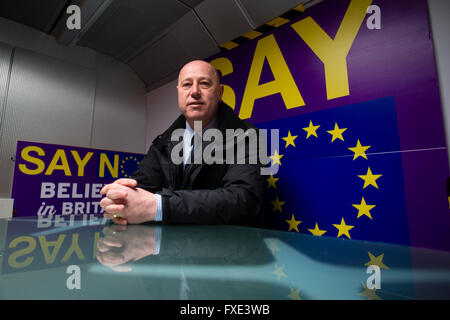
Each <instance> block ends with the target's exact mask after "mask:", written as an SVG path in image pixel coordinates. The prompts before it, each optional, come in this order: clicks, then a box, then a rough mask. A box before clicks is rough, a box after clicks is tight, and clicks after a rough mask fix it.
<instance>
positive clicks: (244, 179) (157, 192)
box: [100, 60, 265, 226]
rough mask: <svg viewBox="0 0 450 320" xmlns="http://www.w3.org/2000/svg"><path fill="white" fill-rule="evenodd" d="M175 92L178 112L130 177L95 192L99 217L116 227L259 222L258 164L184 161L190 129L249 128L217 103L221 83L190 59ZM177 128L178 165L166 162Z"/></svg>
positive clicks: (260, 190)
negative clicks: (180, 156)
mask: <svg viewBox="0 0 450 320" xmlns="http://www.w3.org/2000/svg"><path fill="white" fill-rule="evenodd" d="M177 91H178V105H179V108H180V111H181V113H182V115H180V117H178V119H176V120H175V122H174V123H173V124H172V125H171V126H170V127H169V128H168V129H167V130H166V131H165V132H164V133H163V134H161V135H159V136H158V137H157V138H156V139H155V140H154V141H153V143H152V145H151V147H150V149H149V151H148V153H147V155H146V157H145V158H144V160H143V161H142V164H141V165H140V166H139V169H138V170H137V171H136V172H135V173H134V174H133V175H132V179H118V180H116V181H115V182H114V183H112V184H109V185H106V186H105V187H104V188H103V189H102V190H101V194H103V195H105V198H103V199H102V201H101V202H100V204H101V206H102V207H103V208H104V209H105V217H106V218H108V219H112V220H113V222H115V223H118V224H122V225H126V224H127V223H129V224H138V223H144V222H148V221H162V222H164V223H195V224H242V225H253V226H260V225H261V221H262V217H261V215H262V198H263V192H264V189H265V186H264V183H265V181H264V178H263V177H262V176H261V174H260V166H259V165H258V164H256V165H255V164H249V163H248V162H246V163H245V164H237V163H232V164H229V163H213V164H205V163H200V164H196V163H195V162H194V163H193V164H191V163H190V162H189V158H190V153H191V152H192V150H193V148H194V146H192V143H191V141H198V140H194V139H192V137H194V136H195V134H197V136H196V137H198V136H199V135H201V132H195V131H194V129H196V130H197V131H200V130H201V131H203V132H204V131H205V129H208V128H216V129H218V130H220V132H221V133H222V134H223V135H224V136H225V133H226V129H235V130H237V129H242V130H247V129H250V128H254V127H253V126H252V125H251V124H248V123H246V122H245V121H243V120H241V119H239V118H238V117H237V116H236V114H235V113H234V111H233V110H232V109H231V108H230V107H229V106H227V105H225V104H224V103H223V102H220V100H221V98H222V93H223V85H221V84H220V81H219V76H218V74H217V71H216V70H215V69H214V67H213V66H212V65H211V64H209V63H207V62H205V61H200V60H196V61H192V62H190V63H188V64H186V65H185V66H184V67H183V68H182V69H181V70H180V73H179V76H178V85H177ZM198 121H201V123H200V124H201V127H200V130H199V128H198V126H197V124H199V122H198ZM193 128H194V129H193ZM177 129H185V130H184V131H183V132H184V135H183V163H181V164H175V163H174V161H173V160H172V156H173V154H172V151H173V149H174V147H175V145H176V142H174V141H172V139H171V138H172V135H173V133H174V131H175V130H177ZM194 143H195V142H194ZM247 155H248V154H247V153H246V156H247Z"/></svg>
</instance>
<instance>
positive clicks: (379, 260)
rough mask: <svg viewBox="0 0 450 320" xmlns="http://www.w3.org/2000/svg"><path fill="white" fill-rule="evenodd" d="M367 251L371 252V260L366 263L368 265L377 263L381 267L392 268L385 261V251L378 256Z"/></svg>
mask: <svg viewBox="0 0 450 320" xmlns="http://www.w3.org/2000/svg"><path fill="white" fill-rule="evenodd" d="M367 253H368V254H369V258H370V261H369V262H367V263H366V264H365V266H366V267H368V266H373V265H375V266H378V267H380V269H386V270H390V268H389V267H388V266H387V265H385V264H384V263H383V257H384V253H382V254H380V255H379V256H378V257H375V256H374V255H373V254H371V253H370V252H367Z"/></svg>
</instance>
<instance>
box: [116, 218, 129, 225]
mask: <svg viewBox="0 0 450 320" xmlns="http://www.w3.org/2000/svg"><path fill="white" fill-rule="evenodd" d="M112 221H113V222H114V223H115V224H118V225H121V226H126V225H127V224H128V221H127V219H125V218H122V217H117V218H113V219H112Z"/></svg>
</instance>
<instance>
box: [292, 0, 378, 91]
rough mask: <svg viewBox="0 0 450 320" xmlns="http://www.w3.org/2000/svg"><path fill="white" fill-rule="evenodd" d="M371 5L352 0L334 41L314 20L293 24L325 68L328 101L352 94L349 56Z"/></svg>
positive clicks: (364, 1)
mask: <svg viewBox="0 0 450 320" xmlns="http://www.w3.org/2000/svg"><path fill="white" fill-rule="evenodd" d="M371 3H372V0H352V1H351V2H350V5H349V7H348V9H347V12H346V13H345V16H344V19H343V20H342V23H341V25H340V26H339V30H338V31H337V33H336V36H335V37H334V40H333V39H331V38H330V37H329V36H328V34H327V33H325V31H323V29H322V28H321V27H320V26H319V25H318V24H317V23H316V22H315V21H314V20H313V19H312V18H311V17H308V18H305V19H303V20H301V21H299V22H296V23H294V24H292V28H294V30H295V31H296V32H297V33H298V35H299V36H300V37H301V38H302V39H303V40H304V41H305V42H306V44H307V45H308V46H309V47H310V48H311V50H312V51H314V53H315V54H316V55H317V57H319V59H320V60H321V61H322V62H323V64H324V66H325V81H326V87H327V98H328V100H330V99H335V98H339V97H343V96H347V95H349V94H350V90H349V85H348V71H347V55H348V52H349V51H350V48H351V47H352V44H353V41H354V40H355V38H356V35H357V34H358V31H359V28H360V27H361V24H362V23H363V21H364V17H365V15H366V11H367V7H368V6H370V4H371Z"/></svg>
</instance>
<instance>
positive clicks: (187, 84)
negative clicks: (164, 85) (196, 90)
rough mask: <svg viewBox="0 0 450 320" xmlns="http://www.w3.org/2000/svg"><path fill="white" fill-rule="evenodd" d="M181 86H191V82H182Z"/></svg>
mask: <svg viewBox="0 0 450 320" xmlns="http://www.w3.org/2000/svg"><path fill="white" fill-rule="evenodd" d="M181 86H182V87H183V88H189V87H190V86H191V84H190V83H183V84H182V85H181Z"/></svg>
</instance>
